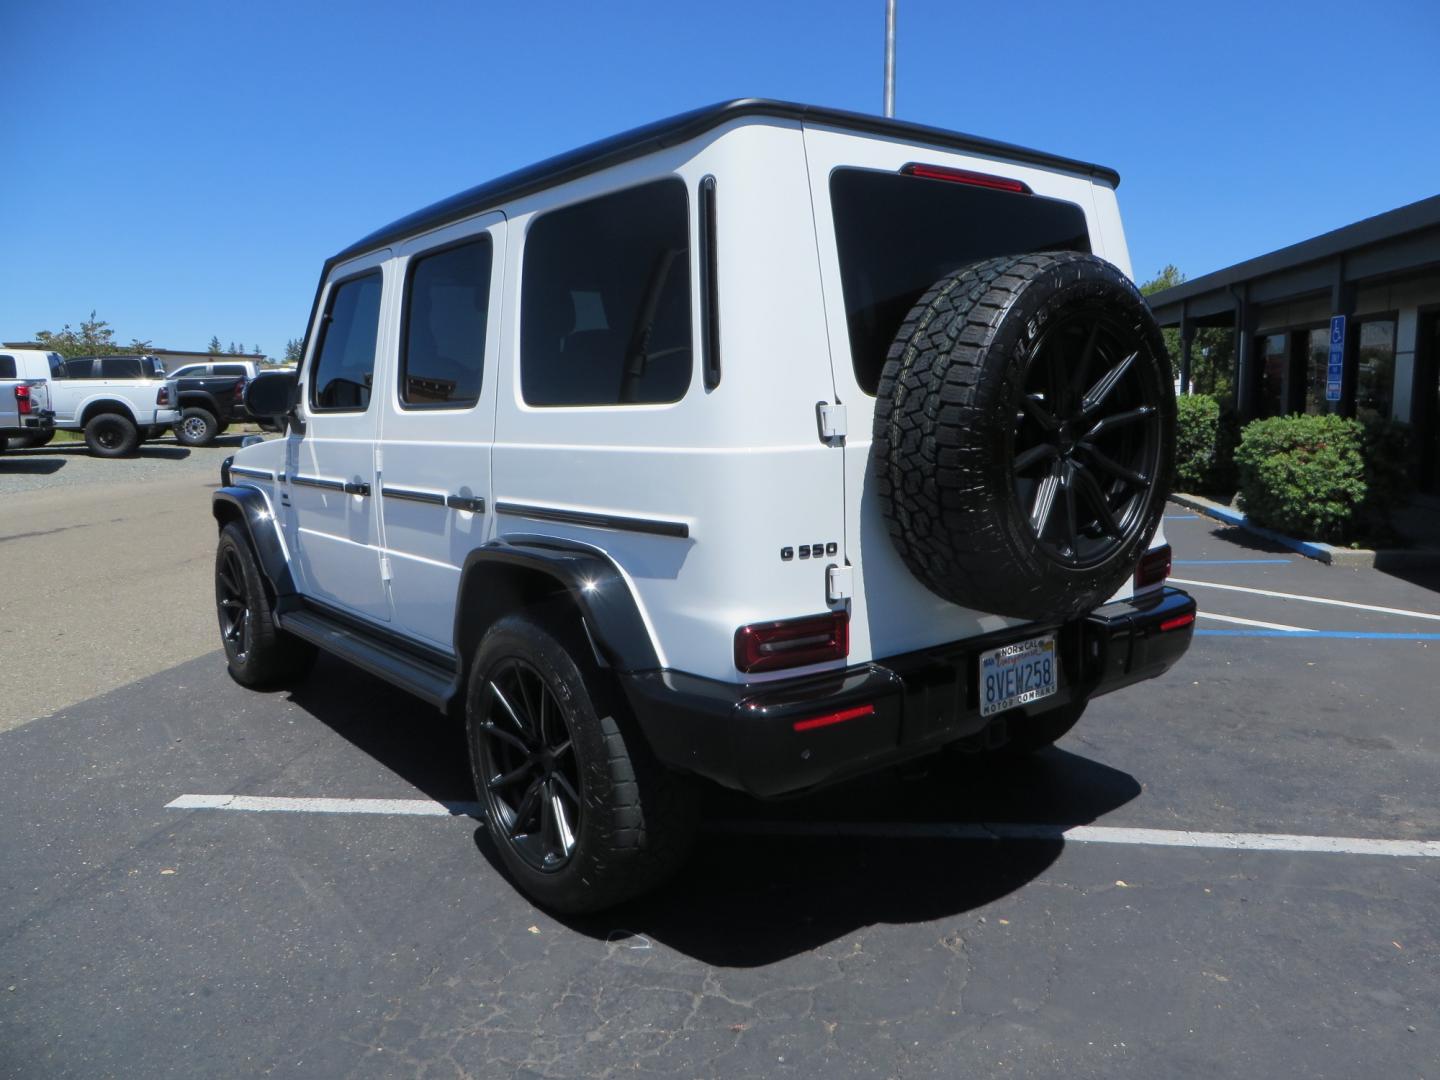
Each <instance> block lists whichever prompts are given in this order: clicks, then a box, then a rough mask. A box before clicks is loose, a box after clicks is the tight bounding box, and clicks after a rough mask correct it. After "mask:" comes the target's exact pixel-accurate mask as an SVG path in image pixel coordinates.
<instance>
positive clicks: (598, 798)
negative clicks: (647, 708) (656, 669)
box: [465, 615, 698, 912]
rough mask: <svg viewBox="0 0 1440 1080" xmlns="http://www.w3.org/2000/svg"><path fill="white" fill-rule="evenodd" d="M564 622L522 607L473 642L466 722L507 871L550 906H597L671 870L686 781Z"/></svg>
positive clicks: (690, 817) (689, 804)
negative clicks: (657, 754) (651, 743)
mask: <svg viewBox="0 0 1440 1080" xmlns="http://www.w3.org/2000/svg"><path fill="white" fill-rule="evenodd" d="M564 625H565V624H564V623H563V622H560V621H558V620H547V621H545V622H541V621H540V620H537V619H534V618H531V617H527V616H524V615H512V616H508V617H506V618H504V619H502V620H501V621H499V622H498V623H496V624H495V626H494V627H492V628H491V630H490V631H489V633H487V634H486V635H485V638H484V640H483V641H482V642H481V644H480V648H479V649H478V650H477V651H476V654H475V660H474V663H473V665H472V667H471V673H470V682H469V690H468V693H467V696H466V707H465V716H466V730H467V735H468V739H469V743H470V762H471V767H472V769H473V771H474V775H475V787H476V791H477V793H478V794H479V797H480V800H481V804H482V805H483V807H484V809H485V824H486V828H487V829H488V831H489V834H490V837H491V839H492V840H493V841H494V843H495V846H496V848H497V849H499V852H500V857H501V859H502V860H503V861H504V863H505V867H506V869H507V870H509V872H510V874H511V875H512V876H513V878H514V879H515V881H516V882H517V883H518V884H519V885H520V887H521V888H522V889H523V890H524V891H525V892H526V893H527V894H528V895H529V896H530V897H531V898H533V899H534V900H535V901H536V902H537V903H539V904H541V905H543V906H545V907H548V908H551V909H553V910H555V911H565V912H581V911H597V910H599V909H601V908H606V907H611V906H613V905H615V904H618V903H620V902H621V901H624V900H627V899H629V898H631V897H634V896H637V895H639V894H640V893H642V892H645V891H646V890H648V889H651V888H653V887H654V886H655V885H657V884H659V883H660V882H661V881H662V880H663V879H664V878H666V877H668V876H669V875H670V874H671V873H673V872H674V871H675V870H676V869H677V868H678V867H679V866H680V864H681V863H682V862H683V861H684V859H685V856H686V855H687V854H688V852H689V848H690V842H691V839H692V838H693V835H694V831H695V822H696V818H697V809H698V801H697V797H696V793H695V791H694V790H693V788H692V787H691V786H690V785H689V784H688V783H686V782H685V781H684V780H683V779H681V778H680V777H677V776H675V775H673V774H671V773H669V772H667V771H666V770H665V769H664V768H663V766H661V765H660V764H659V763H658V762H656V761H655V760H654V758H653V757H652V756H651V755H650V752H649V749H648V747H646V746H645V744H644V742H643V741H642V740H641V738H640V735H639V733H638V731H637V730H636V729H635V726H634V725H633V724H631V723H628V722H627V720H626V717H625V714H624V713H623V711H622V710H623V702H621V701H620V700H619V699H618V697H617V696H616V695H615V694H614V693H613V691H611V689H610V688H609V686H608V685H607V684H606V682H605V681H604V680H603V679H602V678H601V676H600V673H599V672H598V671H596V670H594V667H593V665H592V664H591V663H590V662H589V660H588V657H586V656H585V653H584V650H583V649H582V648H581V645H582V644H583V639H582V640H581V641H570V644H569V646H568V647H567V645H566V644H562V637H564V638H567V639H568V638H569V637H570V635H564V633H563V626H564Z"/></svg>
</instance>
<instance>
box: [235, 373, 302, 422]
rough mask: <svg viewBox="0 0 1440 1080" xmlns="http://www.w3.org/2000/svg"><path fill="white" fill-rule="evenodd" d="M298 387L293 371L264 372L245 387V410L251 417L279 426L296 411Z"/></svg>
mask: <svg viewBox="0 0 1440 1080" xmlns="http://www.w3.org/2000/svg"><path fill="white" fill-rule="evenodd" d="M298 386H299V382H298V379H297V376H296V373H295V372H293V371H262V372H261V373H260V374H258V375H256V376H255V378H253V379H251V380H250V383H249V385H248V386H246V387H245V408H247V409H248V410H250V415H251V416H253V417H256V418H257V419H261V420H269V421H272V422H273V423H275V424H276V425H277V426H278V425H280V424H281V422H282V421H284V420H285V418H286V417H288V416H289V415H290V414H291V413H292V412H293V411H294V409H295V392H296V389H297V387H298Z"/></svg>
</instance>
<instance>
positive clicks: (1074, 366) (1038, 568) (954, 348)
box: [874, 252, 1175, 619]
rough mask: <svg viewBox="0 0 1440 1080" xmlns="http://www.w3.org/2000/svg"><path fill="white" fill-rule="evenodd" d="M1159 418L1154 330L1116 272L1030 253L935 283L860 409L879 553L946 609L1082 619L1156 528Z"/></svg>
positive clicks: (1163, 389)
mask: <svg viewBox="0 0 1440 1080" xmlns="http://www.w3.org/2000/svg"><path fill="white" fill-rule="evenodd" d="M1174 416H1175V395H1174V388H1173V384H1172V381H1171V377H1170V361H1169V358H1168V355H1167V353H1166V350H1165V343H1164V340H1163V338H1162V337H1161V334H1160V329H1159V327H1158V326H1157V325H1156V323H1155V320H1154V318H1153V317H1152V316H1151V314H1150V309H1149V308H1148V307H1147V306H1146V304H1145V300H1144V298H1143V297H1142V296H1141V295H1140V293H1139V291H1138V290H1137V289H1136V288H1135V286H1134V284H1132V283H1131V282H1130V280H1129V279H1128V278H1127V277H1126V276H1125V275H1124V274H1123V273H1122V272H1121V271H1120V270H1118V269H1117V268H1116V267H1114V266H1112V265H1111V264H1109V263H1107V262H1105V261H1104V260H1103V259H1100V258H1097V257H1095V256H1093V255H1086V254H1081V253H1078V252H1042V253H1039V254H1034V255H1010V256H1004V257H1002V258H998V259H989V260H986V261H984V262H980V263H975V264H973V265H971V266H968V267H966V268H964V269H962V270H959V271H956V272H955V273H952V274H949V275H947V276H945V277H943V278H941V279H940V281H938V282H937V283H936V284H935V286H934V287H933V288H931V289H930V291H929V292H928V293H926V294H925V295H924V296H923V297H922V298H921V299H920V301H919V303H917V304H916V305H915V307H914V308H913V309H912V310H911V312H910V314H909V316H908V317H907V318H906V320H905V322H904V324H903V325H902V326H901V328H900V331H899V333H898V334H897V336H896V338H895V342H894V344H893V345H892V346H891V348H890V352H889V355H888V357H887V359H886V363H885V367H884V369H883V371H882V374H881V378H880V386H879V390H878V392H877V396H876V402H875V425H874V458H875V467H876V481H877V483H876V490H877V493H878V495H879V503H880V507H881V510H882V513H883V514H884V516H885V518H886V520H887V523H888V524H889V528H890V536H891V539H892V541H893V542H894V544H895V547H896V549H897V550H898V551H899V553H900V556H901V558H902V559H903V560H904V561H905V564H906V566H908V567H909V569H910V571H911V572H912V573H913V574H914V575H915V576H916V577H917V578H918V579H919V580H920V581H921V582H923V583H924V584H925V585H926V586H927V587H928V588H929V589H930V590H931V591H932V592H935V593H936V594H938V595H939V596H942V597H944V598H945V599H947V600H949V601H951V602H952V603H956V604H960V605H962V606H965V607H970V608H976V609H979V610H982V611H989V612H995V613H997V614H1001V615H1009V616H1013V617H1016V618H1025V619H1036V618H1043V617H1047V616H1055V615H1061V616H1072V615H1076V614H1079V613H1080V612H1083V611H1086V610H1089V609H1091V608H1093V607H1095V606H1096V605H1098V604H1101V603H1103V602H1104V601H1105V599H1106V598H1107V597H1108V596H1110V595H1111V594H1113V593H1114V592H1115V590H1116V589H1117V588H1119V586H1120V585H1121V584H1122V583H1123V582H1124V581H1125V579H1126V578H1127V577H1128V576H1129V575H1130V574H1132V573H1133V572H1134V569H1135V564H1136V562H1137V560H1138V559H1139V557H1140V555H1141V554H1142V553H1143V552H1144V551H1145V549H1146V547H1147V546H1148V545H1149V543H1150V538H1151V537H1152V536H1153V535H1154V533H1155V529H1156V527H1157V526H1158V525H1159V523H1160V517H1161V515H1162V513H1163V512H1164V508H1165V497H1166V494H1167V489H1166V484H1167V478H1168V476H1169V474H1170V466H1171V460H1172V457H1173V454H1174V443H1175V434H1174V429H1175V425H1174Z"/></svg>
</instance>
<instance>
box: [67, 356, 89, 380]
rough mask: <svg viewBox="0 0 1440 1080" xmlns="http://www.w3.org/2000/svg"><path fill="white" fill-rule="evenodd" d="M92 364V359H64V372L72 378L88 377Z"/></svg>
mask: <svg viewBox="0 0 1440 1080" xmlns="http://www.w3.org/2000/svg"><path fill="white" fill-rule="evenodd" d="M94 364H95V361H94V360H66V361H65V373H66V374H67V375H69V376H70V378H72V379H88V378H90V372H91V370H92V368H93V366H94Z"/></svg>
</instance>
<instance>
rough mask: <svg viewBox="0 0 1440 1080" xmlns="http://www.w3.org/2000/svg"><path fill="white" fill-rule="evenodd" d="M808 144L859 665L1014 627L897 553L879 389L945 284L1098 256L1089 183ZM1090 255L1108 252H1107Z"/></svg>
mask: <svg viewBox="0 0 1440 1080" xmlns="http://www.w3.org/2000/svg"><path fill="white" fill-rule="evenodd" d="M805 144H806V156H807V160H808V162H809V168H810V185H811V201H812V205H813V207H814V213H815V232H816V238H817V241H818V244H819V250H820V266H821V277H822V282H823V287H824V290H825V309H826V319H827V321H828V324H829V336H830V354H831V360H832V365H833V368H834V376H835V388H836V394H837V396H838V400H839V401H840V402H842V403H843V404H844V405H845V406H846V416H847V434H846V438H845V544H846V555H847V557H848V558H849V560H850V562H851V563H852V564H853V566H854V574H855V582H854V585H855V599H854V601H853V604H852V610H851V661H852V662H854V661H855V660H856V659H864V658H866V657H870V658H878V657H883V656H893V655H895V654H897V653H902V652H907V651H910V650H913V649H919V648H925V647H927V646H930V645H934V644H938V643H941V642H948V641H955V640H959V639H960V638H964V637H969V636H971V635H973V634H977V633H984V632H988V631H991V630H997V629H1003V628H1004V627H1005V626H1007V625H1010V624H1011V623H1012V622H1014V621H1015V620H1007V619H1004V618H1001V617H1000V616H995V615H986V614H984V613H981V612H975V611H970V610H967V609H964V608H960V607H957V606H955V605H954V604H951V603H949V602H947V601H944V600H941V599H940V598H939V597H938V596H936V595H935V594H934V593H932V592H930V591H929V590H928V589H927V588H925V586H923V585H921V584H920V582H919V581H918V580H917V579H916V578H915V577H914V576H913V575H912V574H911V573H910V572H909V570H908V569H907V568H906V567H905V564H904V563H903V562H902V561H901V559H900V557H899V555H898V554H897V553H896V551H895V548H894V545H893V544H892V543H891V542H890V537H889V530H888V525H887V523H886V521H885V520H884V516H883V514H882V513H881V510H880V507H879V504H878V499H877V497H876V495H875V491H874V484H873V478H874V466H873V463H872V461H871V441H872V437H871V429H872V426H873V424H874V416H875V390H876V385H877V383H878V382H879V379H880V371H881V368H882V367H883V366H884V362H885V356H886V353H887V351H888V350H889V348H890V344H891V342H892V340H893V339H894V337H895V334H896V332H897V331H898V329H899V327H900V324H901V322H903V321H904V319H905V316H906V314H907V313H908V312H909V310H910V308H911V307H912V306H913V305H914V304H915V302H916V301H917V300H919V298H920V296H921V295H922V294H923V293H924V292H925V291H926V290H928V289H929V288H930V286H931V285H933V284H934V283H935V282H936V281H937V280H939V278H941V277H942V276H944V275H945V274H947V273H950V272H951V271H954V270H957V269H959V268H960V267H962V266H965V265H968V264H970V263H972V262H976V261H978V260H981V259H987V258H992V257H994V256H997V255H1005V254H1012V253H1019V252H1024V251H1047V250H1060V249H1066V250H1081V251H1090V250H1092V239H1091V238H1092V236H1096V235H1097V234H1098V230H1096V229H1094V228H1092V227H1091V218H1092V217H1094V216H1095V203H1094V199H1093V196H1092V185H1091V182H1090V180H1089V178H1088V177H1082V176H1071V175H1066V174H1061V173H1055V172H1051V171H1047V170H1042V169H1038V168H1035V167H1033V166H1025V165H1019V164H1012V163H1010V162H999V161H991V160H986V159H984V158H978V157H973V156H970V155H966V154H960V153H956V152H954V151H948V150H936V149H932V148H929V147H923V146H914V145H906V144H903V143H898V142H891V141H889V140H880V139H872V138H866V137H864V136H859V135H855V134H853V133H847V132H841V131H832V130H827V129H824V128H807V129H806V131H805ZM916 162H918V163H922V164H932V165H937V166H941V167H942V168H948V169H952V170H967V171H969V172H970V173H971V174H975V173H978V174H981V175H982V176H985V175H988V176H992V177H993V176H997V175H998V176H1001V177H1004V178H1006V179H1014V180H1020V181H1022V182H1023V183H1025V184H1026V185H1028V186H1029V187H1030V188H1031V189H1032V191H1033V194H1018V193H1014V192H1010V191H1001V190H996V189H994V188H990V187H983V186H977V185H974V184H970V183H959V182H954V181H950V180H939V179H926V178H922V177H918V176H912V175H908V174H907V173H905V172H904V171H902V170H904V169H905V167H906V166H907V165H910V164H911V163H916ZM1094 250H1095V253H1096V254H1099V255H1102V256H1103V255H1105V252H1104V251H1103V250H1101V249H1100V247H1099V246H1098V245H1096V246H1095V248H1094ZM1122 257H1123V253H1122Z"/></svg>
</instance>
